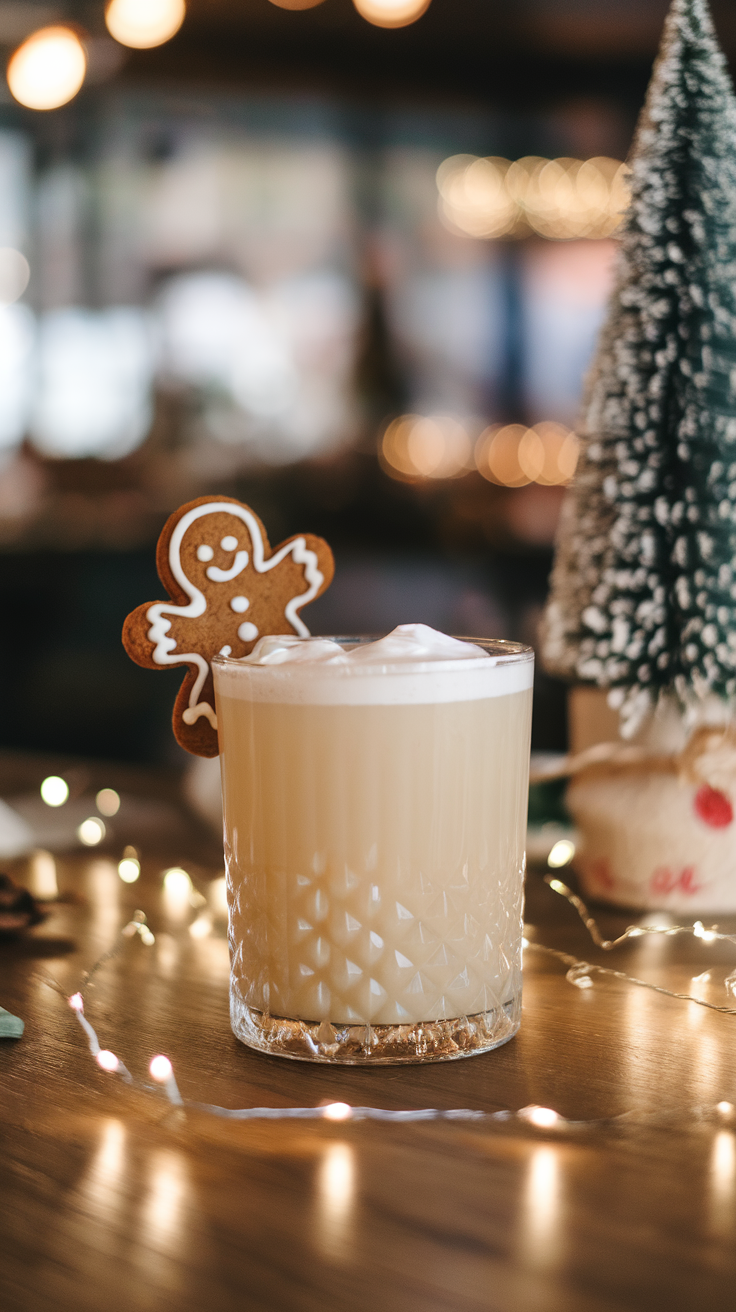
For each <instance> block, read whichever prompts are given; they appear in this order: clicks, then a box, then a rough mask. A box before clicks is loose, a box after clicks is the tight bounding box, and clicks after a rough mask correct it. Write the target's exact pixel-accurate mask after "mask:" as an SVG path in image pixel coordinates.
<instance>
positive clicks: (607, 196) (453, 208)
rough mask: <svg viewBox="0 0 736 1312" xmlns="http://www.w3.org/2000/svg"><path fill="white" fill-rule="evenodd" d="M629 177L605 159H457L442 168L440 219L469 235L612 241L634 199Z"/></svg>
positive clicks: (618, 164) (624, 169) (617, 164)
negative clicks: (533, 235) (609, 238)
mask: <svg viewBox="0 0 736 1312" xmlns="http://www.w3.org/2000/svg"><path fill="white" fill-rule="evenodd" d="M628 176H629V174H628V169H627V167H626V165H625V164H622V163H621V161H620V160H617V159H610V158H609V157H608V156H604V155H600V156H596V158H594V159H589V160H579V159H568V158H564V159H552V160H550V159H544V158H542V157H541V156H538V155H527V156H525V157H524V158H523V159H519V160H516V161H515V162H513V163H512V162H511V161H509V160H507V159H501V158H498V157H489V158H487V159H480V158H477V157H476V156H475V155H453V156H451V157H450V158H449V159H446V160H445V161H444V163H443V164H441V165H440V167H439V169H438V170H437V188H438V190H439V193H440V195H439V212H440V217H441V218H442V219H443V221H444V222H445V224H446V225H447V226H448V227H449V228H450V229H451V230H452V231H457V232H461V233H464V234H465V235H466V236H469V237H510V236H514V237H523V236H526V235H528V234H529V233H532V232H535V233H538V234H539V235H540V236H542V237H547V238H550V239H553V240H558V241H563V240H565V241H569V240H572V239H574V238H581V237H585V238H602V237H610V236H611V235H612V234H613V233H615V231H616V229H617V228H618V226H619V224H620V223H621V219H622V216H623V213H624V211H625V210H626V209H627V207H628V205H629V201H630V199H631V196H630V191H629V184H628Z"/></svg>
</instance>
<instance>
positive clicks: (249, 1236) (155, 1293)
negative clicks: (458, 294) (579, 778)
mask: <svg viewBox="0 0 736 1312" xmlns="http://www.w3.org/2000/svg"><path fill="white" fill-rule="evenodd" d="M108 782H109V780H108ZM134 783H135V780H134V779H133V780H131V779H130V777H128V778H127V785H128V786H129V787H132V786H133V785H134ZM142 787H143V788H144V791H145V793H146V795H147V796H149V797H150V796H151V795H152V793H155V780H153V779H151V778H150V777H147V778H146V779H145V781H144V782H142ZM166 787H167V788H169V790H170V784H169V783H167V785H166ZM124 819H125V805H124V806H123V808H122V810H121V822H122V823H118V822H116V825H115V834H116V842H117V841H118V839H119V840H120V841H123V840H124V841H131V837H133V836H132V835H131V834H126V833H124V829H125V825H124ZM182 824H183V825H184V821H182ZM182 832H183V833H184V832H185V830H184V829H183V830H182ZM199 841H200V849H199V852H198V860H199V864H198V865H197V866H196V868H194V867H190V868H192V869H193V872H194V873H195V874H196V877H197V881H198V883H199V885H200V886H201V887H202V888H203V889H204V891H206V886H207V881H208V879H211V878H213V877H215V876H216V875H218V874H219V873H220V871H219V869H218V865H217V849H216V845H213V844H210V847H209V852H210V864H209V865H208V864H207V863H206V862H204V861H203V858H202V850H203V844H202V841H201V835H200V840H199ZM192 842H194V839H192ZM182 845H184V846H186V844H183V840H180V841H179V842H178V843H176V844H169V849H168V858H167V851H166V850H158V851H155V850H151V851H150V854H149V856H148V858H147V859H144V863H143V873H142V877H141V879H140V881H139V882H138V883H137V884H134V885H125V884H123V883H122V882H121V881H120V879H119V878H118V876H117V873H116V860H117V857H118V856H119V855H120V852H119V851H118V850H117V849H116V848H115V847H114V845H111V846H110V849H109V851H107V852H105V853H97V852H95V853H94V854H89V855H84V856H80V855H72V856H69V857H67V858H65V859H61V858H60V859H59V862H58V870H59V884H60V889H61V893H62V900H60V901H59V902H57V903H55V904H54V905H53V907H52V908H51V911H50V914H49V916H48V918H47V920H46V921H45V922H44V924H43V925H41V926H39V927H38V928H37V929H36V930H34V931H33V932H32V933H30V934H29V935H27V936H25V937H23V938H20V939H18V940H16V941H14V942H3V943H0V1005H2V1006H4V1007H6V1008H7V1009H8V1010H10V1011H12V1012H14V1013H15V1014H17V1015H19V1016H22V1017H23V1019H24V1020H25V1022H26V1032H25V1035H24V1037H23V1038H22V1039H21V1040H19V1041H17V1042H12V1041H2V1042H0V1130H1V1131H2V1139H3V1147H2V1157H1V1159H0V1162H1V1165H0V1173H1V1183H0V1307H2V1309H3V1312H31V1309H32V1310H33V1312H47V1310H48V1312H51V1310H53V1312H98V1309H105V1312H131V1309H132V1310H134V1312H138V1309H140V1310H141V1312H158V1309H177V1310H180V1312H190V1310H191V1312H194V1309H197V1310H199V1309H203V1310H206V1312H231V1310H232V1312H243V1310H246V1312H251V1309H252V1310H253V1312H325V1310H326V1309H327V1310H329V1312H333V1310H334V1312H338V1310H339V1312H342V1309H345V1310H346V1312H376V1310H378V1312H516V1310H517V1309H519V1310H521V1312H527V1310H528V1312H563V1310H564V1312H614V1310H615V1312H624V1310H630V1309H636V1310H638V1309H642V1310H644V1309H647V1310H649V1309H659V1308H662V1309H676V1310H679V1309H696V1308H697V1309H700V1308H704V1307H707V1308H709V1309H731V1308H734V1307H735V1306H736V1245H735V1243H734V1240H735V1239H736V1141H735V1139H734V1134H733V1130H732V1128H730V1127H731V1123H730V1122H729V1121H728V1119H725V1120H724V1121H723V1123H721V1124H718V1122H717V1118H714V1117H713V1116H711V1115H710V1114H707V1115H706V1114H700V1113H699V1112H698V1108H702V1107H712V1106H713V1104H715V1103H717V1102H718V1101H719V1100H722V1099H726V1100H729V1101H733V1102H736V1017H729V1016H724V1015H719V1014H716V1013H713V1012H709V1011H706V1010H704V1009H703V1008H699V1007H697V1006H695V1005H693V1004H691V1003H683V1002H677V1001H674V1000H672V999H669V998H666V997H663V996H659V995H657V994H654V993H650V992H647V991H645V990H643V989H637V988H634V987H632V986H630V985H628V984H625V983H623V982H619V981H611V980H598V981H596V984H595V986H594V987H593V988H590V989H587V990H585V991H583V990H579V989H576V988H575V987H573V986H572V985H570V984H569V983H567V982H566V980H565V975H564V968H563V967H562V966H561V965H558V964H557V963H556V962H554V961H552V960H550V959H548V958H545V957H544V956H542V955H541V954H538V953H536V952H534V951H529V952H527V954H526V963H525V977H524V1017H523V1022H522V1028H521V1031H520V1033H519V1035H518V1036H517V1037H516V1038H515V1039H514V1040H513V1041H512V1042H511V1043H509V1044H508V1045H507V1046H506V1047H504V1048H501V1049H499V1050H497V1051H496V1052H494V1053H490V1054H487V1055H485V1056H480V1057H473V1058H469V1059H467V1060H464V1061H460V1062H456V1063H451V1064H447V1065H425V1066H413V1067H407V1068H404V1069H398V1068H395V1067H394V1068H384V1069H381V1070H375V1071H366V1070H360V1069H357V1070H356V1069H350V1068H337V1067H336V1068H328V1067H324V1066H313V1065H309V1064H305V1063H297V1062H289V1061H285V1060H282V1059H278V1058H273V1057H266V1056H262V1055H260V1054H258V1053H255V1052H252V1051H250V1050H249V1049H247V1048H245V1047H243V1046H242V1045H241V1044H240V1043H238V1042H237V1041H236V1040H235V1039H234V1038H233V1036H232V1034H231V1032H230V1028H229V1021H228V1008H227V974H228V957H227V947H226V942H225V937H224V927H223V926H222V925H215V929H214V931H213V933H212V934H211V935H209V936H207V937H205V938H201V939H194V938H192V937H191V935H190V934H189V932H188V923H189V921H190V920H191V918H192V915H193V914H195V913H193V912H191V913H190V912H186V913H185V914H184V915H183V916H177V915H175V914H173V913H172V909H171V907H169V906H167V904H166V900H165V898H164V896H163V894H162V892H161V872H162V869H163V868H164V867H165V866H166V865H167V864H170V863H171V862H172V861H177V862H182V861H183V860H184V855H185V854H184V853H183V852H182ZM204 846H205V847H206V844H204ZM144 856H145V854H144ZM14 873H15V876H16V878H19V879H20V878H22V877H23V875H24V866H23V863H22V862H16V863H15V867H14ZM139 907H140V908H142V909H143V910H145V912H146V913H147V915H148V918H149V922H150V924H151V927H152V929H153V930H154V932H155V934H156V943H155V945H154V946H153V947H150V948H146V947H145V946H144V945H143V944H142V943H141V942H140V940H139V939H138V938H136V939H134V940H127V941H126V943H125V947H124V949H123V951H122V952H121V954H120V955H119V956H118V957H116V958H115V959H113V960H111V961H110V962H109V963H108V964H107V965H106V966H105V967H104V968H103V969H102V970H101V971H100V972H99V974H98V975H97V976H96V978H95V981H94V987H90V988H89V990H88V992H87V994H86V997H87V1015H88V1016H89V1019H90V1021H91V1022H92V1024H93V1025H94V1026H95V1027H96V1029H97V1030H98V1033H99V1036H100V1040H101V1042H102V1044H103V1046H105V1047H109V1048H111V1049H112V1050H113V1051H115V1052H116V1053H117V1054H118V1056H120V1057H121V1058H122V1059H123V1060H124V1061H125V1062H126V1064H127V1065H128V1066H129V1067H130V1069H131V1070H132V1071H133V1072H134V1073H135V1074H136V1075H139V1076H141V1077H145V1073H146V1068H147V1065H148V1061H149V1059H150V1057H151V1056H152V1055H153V1054H154V1053H156V1052H165V1053H167V1054H168V1055H169V1056H170V1058H171V1060H172V1062H173V1063H174V1067H175V1070H176V1074H177V1078H178V1081H179V1085H180V1088H181V1090H182V1093H183V1095H184V1096H185V1098H191V1099H195V1100H202V1101H208V1102H214V1103H218V1104H221V1105H224V1106H230V1107H244V1106H249V1105H266V1106H273V1107H276V1106H310V1105H315V1104H319V1103H320V1102H322V1101H345V1102H349V1103H353V1104H358V1105H365V1104H369V1105H373V1106H379V1107H388V1108H413V1107H441V1108H451V1107H469V1108H480V1109H485V1110H488V1111H496V1110H500V1109H503V1108H513V1109H516V1108H520V1107H523V1106H525V1105H527V1104H529V1103H539V1104H541V1105H544V1106H548V1107H553V1108H555V1109H556V1110H557V1111H558V1112H560V1113H561V1114H562V1115H564V1116H566V1117H570V1118H573V1119H576V1120H585V1119H588V1118H600V1117H610V1116H617V1115H620V1114H622V1113H628V1114H629V1115H628V1117H627V1118H626V1119H625V1120H624V1121H623V1122H620V1123H619V1124H618V1125H616V1126H615V1127H585V1126H581V1127H577V1128H572V1129H568V1130H563V1131H548V1132H542V1131H537V1130H535V1129H534V1128H533V1127H531V1126H524V1125H520V1124H519V1123H518V1122H516V1123H512V1124H511V1125H507V1126H503V1125H501V1126H499V1125H493V1124H489V1123H485V1124H483V1123H480V1124H474V1125H467V1126H461V1125H458V1124H447V1123H444V1124H442V1123H432V1124H424V1125H421V1124H420V1125H403V1126H398V1125H384V1124H376V1123H369V1122H362V1123H360V1122H356V1123H352V1124H351V1123H340V1124H336V1123H327V1122H316V1123H315V1122H304V1123H299V1122H270V1123H269V1122H264V1121H258V1122H250V1123H232V1122H227V1121H222V1120H218V1119H216V1118H213V1117H211V1116H208V1115H206V1114H204V1113H201V1112H191V1111H187V1112H186V1113H181V1112H174V1111H172V1110H171V1109H170V1106H169V1104H168V1103H167V1101H166V1099H165V1097H164V1095H163V1094H162V1092H161V1091H156V1092H150V1093H146V1092H140V1091H131V1090H129V1089H127V1088H126V1086H125V1085H124V1084H122V1083H121V1082H120V1080H119V1079H118V1078H116V1077H115V1076H112V1075H106V1074H105V1073H104V1072H103V1071H101V1070H100V1069H98V1068H97V1066H96V1065H95V1063H94V1062H93V1061H92V1059H91V1057H90V1054H89V1051H88V1049H87V1047H86V1044H85V1040H84V1035H83V1033H82V1031H81V1029H80V1027H79V1026H78V1024H77V1023H76V1020H75V1018H74V1016H73V1014H72V1012H71V1011H70V1009H69V1008H68V1006H67V1005H66V1004H65V1002H64V1000H63V998H62V997H60V996H59V995H58V994H57V993H56V992H54V991H53V990H52V989H51V988H50V987H49V986H48V985H47V984H46V983H45V982H43V978H42V976H43V975H50V976H53V977H54V978H55V979H56V980H57V981H58V982H59V983H60V984H61V986H62V988H63V989H64V990H65V991H66V992H67V993H72V992H73V991H74V990H75V989H76V988H77V987H78V984H79V982H80V978H81V975H82V972H83V971H84V970H85V969H86V968H88V967H89V966H90V965H91V964H92V963H93V962H94V961H95V959H96V958H97V957H99V955H100V954H101V953H102V952H104V951H105V950H106V949H107V948H109V947H110V946H111V945H112V944H113V943H114V941H115V939H116V936H117V934H118V932H119V930H120V927H121V926H122V925H123V924H124V923H125V922H126V920H127V919H129V917H130V915H131V913H132V912H133V911H134V910H136V909H137V908H139ZM527 919H528V922H529V925H530V928H529V931H528V932H529V937H530V938H531V939H533V940H537V941H541V942H545V943H548V944H550V945H552V946H555V947H558V948H561V949H562V950H564V951H568V952H573V953H576V954H578V955H581V956H584V957H585V958H586V959H588V960H590V961H603V960H605V962H606V964H610V965H615V966H617V967H618V968H620V969H623V970H627V971H630V972H632V973H634V974H636V975H639V976H640V977H642V978H645V979H649V980H651V981H653V982H656V983H663V984H665V985H666V986H667V987H669V988H673V989H678V990H687V991H690V990H691V989H693V990H695V991H699V992H700V993H701V994H702V996H704V997H708V998H710V999H711V1000H713V1001H716V1002H719V1003H723V1002H727V1001H728V998H727V995H726V993H725V989H724V988H723V979H724V977H725V975H726V974H727V973H728V972H729V971H730V970H731V969H733V967H734V965H736V961H735V960H734V956H736V952H733V951H731V950H730V949H729V947H728V945H723V944H707V943H703V942H701V941H697V940H696V941H693V940H690V939H689V938H688V939H687V940H685V939H676V938H661V939H659V938H658V939H656V940H652V939H638V940H636V941H635V942H633V943H632V944H631V945H629V946H627V947H626V948H624V949H622V950H621V951H619V952H617V953H616V954H615V956H614V957H613V958H612V957H611V956H610V955H609V956H608V957H604V955H603V954H602V953H600V952H598V951H597V950H596V949H595V948H593V946H592V944H591V942H590V940H589V938H588V936H587V934H586V932H585V930H584V928H583V927H582V925H581V924H580V923H579V922H578V920H577V917H576V916H575V915H574V913H573V912H572V911H571V910H570V908H569V907H568V906H567V905H566V904H565V903H564V902H562V901H561V899H559V898H558V897H556V896H555V895H554V894H553V893H552V892H550V891H549V889H547V888H546V887H545V886H544V885H543V884H542V882H541V879H540V877H539V875H535V874H532V875H531V876H530V878H529V886H528V898H527ZM602 919H603V922H604V924H605V927H606V930H607V931H608V932H610V933H614V932H618V931H619V930H620V929H621V928H622V927H623V926H624V925H625V924H627V923H629V920H630V919H631V918H630V917H626V916H625V915H619V914H613V913H606V912H603V913H602ZM731 927H733V926H731ZM705 970H709V971H710V972H711V978H710V980H707V981H700V982H699V983H697V984H692V982H691V981H692V979H693V977H694V976H698V975H700V974H701V973H702V972H703V971H705Z"/></svg>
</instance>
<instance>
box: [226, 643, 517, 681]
mask: <svg viewBox="0 0 736 1312" xmlns="http://www.w3.org/2000/svg"><path fill="white" fill-rule="evenodd" d="M263 636H268V637H280V636H282V635H280V634H268V635H263ZM283 636H284V637H290V638H293V637H299V635H298V634H284V635H283ZM386 636H387V635H386V634H385V633H353V634H332V633H312V634H309V635H308V636H305V637H304V641H305V642H308V641H310V639H317V640H321V641H324V642H336V643H337V644H338V645H339V646H342V647H345V646H350V647H358V646H364V645H365V646H367V645H368V644H369V643H371V642H377V641H378V640H379V639H380V638H384V637H386ZM447 636H448V637H456V638H457V641H458V642H469V643H473V644H474V645H475V646H476V647H481V648H482V649H483V651H484V655H483V656H468V657H461V658H458V657H455V658H454V659H453V658H449V659H446V660H442V659H441V658H440V659H439V660H437V659H427V658H426V657H424V658H423V657H421V656H418V657H417V658H416V659H406V658H403V659H395V660H391V659H390V658H389V659H387V658H386V657H385V656H378V657H377V659H376V660H375V662H373V661H361V662H360V664H358V665H341V664H335V665H331V664H329V663H328V662H325V661H314V663H310V662H309V661H299V662H296V661H284V662H283V663H281V662H274V663H273V664H268V665H257V664H255V663H250V662H248V661H247V660H246V658H244V657H242V656H223V655H222V653H220V652H218V653H217V655H216V656H213V657H212V660H211V664H212V665H213V666H220V667H221V668H222V669H223V670H224V669H228V670H234V669H236V668H237V669H240V670H249V671H250V670H260V671H264V672H267V673H269V674H271V675H273V674H277V673H278V674H280V675H282V676H283V677H286V676H287V675H288V676H289V677H291V676H293V674H294V673H295V672H296V671H298V672H299V677H300V678H302V677H306V678H309V677H310V675H311V674H318V673H319V674H321V675H322V676H323V677H324V675H325V674H327V673H328V671H329V673H330V674H334V675H345V674H347V675H353V676H355V675H357V674H358V673H368V671H378V670H390V671H391V673H392V674H402V673H405V674H416V673H417V672H421V673H424V672H427V673H429V672H430V671H436V672H437V673H439V672H444V671H447V672H449V671H452V670H454V671H455V672H456V673H459V672H460V670H467V669H469V668H474V669H478V668H483V667H484V666H485V665H486V661H488V660H489V658H490V663H491V665H492V666H494V667H497V666H499V665H517V664H526V663H528V662H531V661H533V660H534V648H533V647H530V646H528V645H527V644H526V643H523V642H512V641H511V640H509V639H506V638H470V637H467V636H466V635H463V636H460V635H456V634H448V635H447Z"/></svg>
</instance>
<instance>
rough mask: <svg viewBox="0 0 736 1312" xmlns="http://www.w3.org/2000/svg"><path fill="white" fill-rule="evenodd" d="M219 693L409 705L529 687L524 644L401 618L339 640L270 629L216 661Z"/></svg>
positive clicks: (529, 662) (530, 666)
mask: <svg viewBox="0 0 736 1312" xmlns="http://www.w3.org/2000/svg"><path fill="white" fill-rule="evenodd" d="M213 668H214V674H215V686H216V689H217V693H218V696H220V697H223V696H224V697H242V698H244V699H247V700H248V701H268V702H279V703H290V704H294V703H303V704H305V705H334V706H370V705H376V706H399V705H401V706H407V705H427V704H430V703H437V702H455V701H480V700H482V699H484V698H487V697H505V696H508V695H509V694H511V693H515V692H524V691H526V690H528V689H529V688H531V686H532V680H533V675H534V658H533V654H532V652H531V651H530V649H529V648H525V647H521V646H519V645H518V644H514V643H502V642H497V643H492V644H489V648H488V649H485V648H484V647H481V646H477V645H476V644H475V643H471V642H462V641H461V640H460V639H458V638H450V637H448V636H447V634H445V633H438V632H437V630H435V629H431V628H429V627H428V626H427V625H426V624H402V625H399V627H398V628H397V629H394V630H393V632H392V633H389V634H388V635H387V636H386V637H385V638H380V639H378V641H376V642H372V643H361V644H360V645H357V646H354V647H348V648H343V647H341V646H340V644H339V643H338V642H335V641H333V640H331V639H328V638H295V637H291V636H273V637H266V638H262V639H261V640H260V642H258V643H256V646H255V647H254V648H253V651H252V652H251V653H250V655H249V656H246V657H244V658H243V659H242V660H229V659H225V658H221V657H217V658H215V661H214V662H213Z"/></svg>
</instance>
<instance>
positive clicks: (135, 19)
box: [105, 0, 186, 50]
mask: <svg viewBox="0 0 736 1312" xmlns="http://www.w3.org/2000/svg"><path fill="white" fill-rule="evenodd" d="M185 13H186V8H185V5H184V0H110V4H109V5H108V6H107V9H106V10H105V22H106V23H107V30H108V32H109V33H110V36H113V37H114V38H115V40H116V41H119V42H120V44H121V45H122V46H131V47H132V48H133V49H134V50H150V49H152V47H153V46H162V45H163V44H164V42H165V41H170V40H171V38H172V36H174V35H175V34H176V33H177V32H178V31H179V28H180V27H181V25H182V23H183V22H184V15H185Z"/></svg>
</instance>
